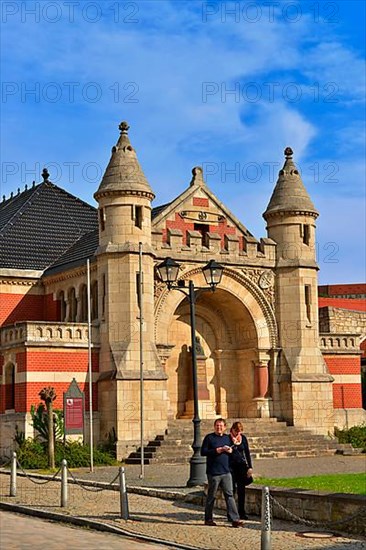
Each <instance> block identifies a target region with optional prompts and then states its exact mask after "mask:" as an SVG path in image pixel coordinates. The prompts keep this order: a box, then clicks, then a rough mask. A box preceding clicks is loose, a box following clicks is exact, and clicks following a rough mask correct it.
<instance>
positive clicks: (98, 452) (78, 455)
mask: <svg viewBox="0 0 366 550" xmlns="http://www.w3.org/2000/svg"><path fill="white" fill-rule="evenodd" d="M63 458H65V459H66V460H67V465H68V466H69V468H83V467H88V466H90V446H89V445H83V444H82V443H80V442H79V441H68V442H67V443H66V445H63V444H61V443H56V450H55V460H56V464H61V461H62V459H63ZM93 461H94V464H95V465H106V466H111V465H113V464H115V462H116V461H115V458H114V457H113V456H112V455H111V454H110V453H108V452H106V451H103V450H102V449H100V448H94V450H93Z"/></svg>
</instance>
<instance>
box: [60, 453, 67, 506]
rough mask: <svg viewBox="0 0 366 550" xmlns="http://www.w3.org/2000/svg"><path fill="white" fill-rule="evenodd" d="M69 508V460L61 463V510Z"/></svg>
mask: <svg viewBox="0 0 366 550" xmlns="http://www.w3.org/2000/svg"><path fill="white" fill-rule="evenodd" d="M66 506H67V460H65V459H63V460H62V462H61V508H66Z"/></svg>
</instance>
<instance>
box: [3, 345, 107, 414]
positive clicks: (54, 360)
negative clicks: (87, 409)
mask: <svg viewBox="0 0 366 550" xmlns="http://www.w3.org/2000/svg"><path fill="white" fill-rule="evenodd" d="M0 361H2V362H3V357H0ZM0 365H1V363H0ZM98 370H99V354H98V352H94V353H93V354H92V371H93V372H98ZM87 371H88V352H87V350H74V351H70V352H60V351H53V350H28V351H27V352H19V353H17V354H16V373H22V372H50V373H54V372H80V373H83V374H85V373H86V372H87ZM70 383H71V378H70V381H69V382H52V381H49V380H45V381H40V382H28V383H25V382H21V383H18V384H16V388H15V412H29V410H30V407H31V405H37V404H38V403H39V402H40V399H39V395H38V394H39V392H40V391H41V389H42V388H43V387H44V386H53V387H54V388H55V389H56V393H57V399H56V401H55V407H56V408H62V407H63V395H62V394H63V392H64V391H66V390H67V388H68V387H69V385H70ZM78 383H79V382H78ZM79 386H80V389H81V390H82V391H85V392H86V395H85V399H86V403H89V386H88V383H87V384H84V383H79ZM84 387H85V390H84ZM6 391H8V388H6V386H5V385H4V384H2V385H1V386H0V413H4V411H5V395H6ZM88 406H89V405H88ZM93 409H94V410H98V387H97V384H96V383H94V384H93Z"/></svg>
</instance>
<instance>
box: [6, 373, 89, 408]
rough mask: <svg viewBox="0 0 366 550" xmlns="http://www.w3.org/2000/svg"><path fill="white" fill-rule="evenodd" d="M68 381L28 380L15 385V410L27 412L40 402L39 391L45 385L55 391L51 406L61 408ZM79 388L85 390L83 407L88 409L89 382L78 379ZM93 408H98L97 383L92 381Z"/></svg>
mask: <svg viewBox="0 0 366 550" xmlns="http://www.w3.org/2000/svg"><path fill="white" fill-rule="evenodd" d="M70 383H71V380H70V382H45V383H43V382H28V383H27V384H25V383H21V384H17V385H16V392H15V412H29V411H30V408H31V406H32V405H38V403H40V402H41V400H40V398H39V392H40V391H41V390H42V388H44V387H45V386H52V387H53V388H55V391H56V395H57V397H56V399H55V401H54V402H53V406H54V407H55V408H56V409H63V394H64V392H66V391H67V389H68V387H69V385H70ZM78 385H79V388H80V389H81V391H83V392H85V408H86V409H87V410H88V409H89V384H88V382H86V383H83V382H80V381H78ZM93 410H94V411H97V410H98V385H97V384H96V383H93Z"/></svg>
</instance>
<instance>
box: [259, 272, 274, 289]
mask: <svg viewBox="0 0 366 550" xmlns="http://www.w3.org/2000/svg"><path fill="white" fill-rule="evenodd" d="M258 284H259V286H260V288H261V289H262V290H265V289H267V288H270V287H271V286H273V284H274V274H273V272H272V271H265V272H264V273H262V275H261V276H260V277H259V281H258Z"/></svg>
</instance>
